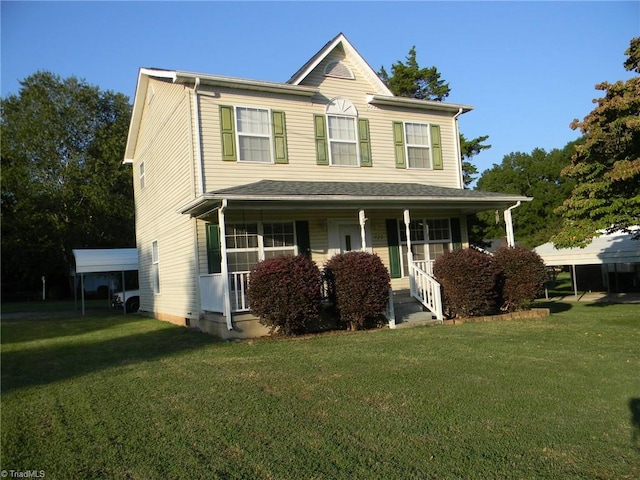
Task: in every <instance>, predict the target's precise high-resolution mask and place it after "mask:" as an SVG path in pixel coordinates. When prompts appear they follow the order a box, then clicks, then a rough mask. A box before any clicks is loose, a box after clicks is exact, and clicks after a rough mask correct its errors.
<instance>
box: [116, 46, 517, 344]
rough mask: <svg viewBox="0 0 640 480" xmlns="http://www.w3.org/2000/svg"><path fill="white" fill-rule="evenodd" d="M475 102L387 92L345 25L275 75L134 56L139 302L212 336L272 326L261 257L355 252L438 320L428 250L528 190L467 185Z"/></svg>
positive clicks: (463, 242)
mask: <svg viewBox="0 0 640 480" xmlns="http://www.w3.org/2000/svg"><path fill="white" fill-rule="evenodd" d="M470 110H471V107H470V106H467V105H457V104H451V103H445V102H433V101H425V100H416V99H409V98H401V97H396V96H394V95H393V94H392V93H391V92H390V91H389V89H388V88H387V87H386V86H385V85H384V83H383V82H382V81H381V80H380V79H379V78H378V76H377V75H376V73H375V71H374V70H373V69H372V68H371V67H370V66H369V65H368V64H367V62H366V61H365V60H364V59H363V58H362V57H361V56H360V54H359V53H358V52H357V51H356V50H355V48H354V47H353V46H352V45H351V44H350V43H349V41H348V40H347V39H346V38H345V36H344V35H342V34H339V35H338V36H336V37H335V38H334V39H333V40H331V41H330V42H329V43H327V44H326V45H325V46H324V47H323V48H322V49H321V50H320V51H319V52H318V53H317V54H315V55H314V56H313V57H312V58H311V59H310V60H309V61H308V62H307V63H306V64H305V65H303V66H302V68H300V69H299V70H298V71H297V72H296V73H295V74H294V75H293V77H291V79H289V80H288V81H287V82H285V83H275V82H265V81H257V80H247V79H239V78H230V77H225V76H218V75H209V74H199V73H190V72H182V71H174V70H159V69H149V68H143V69H141V70H140V72H139V76H138V84H137V88H136V94H135V101H134V107H133V117H132V121H131V126H130V131H129V137H128V141H127V146H126V154H125V160H124V161H125V163H130V164H132V167H133V176H134V192H135V205H136V236H137V246H138V255H139V283H140V310H141V311H143V312H145V313H147V314H149V315H153V316H155V317H156V318H159V319H164V320H169V321H172V322H175V323H180V324H187V325H192V326H198V327H199V328H201V329H202V330H206V331H209V332H211V333H214V334H216V335H219V336H221V337H233V336H237V337H247V336H255V335H259V334H262V333H266V331H267V330H266V329H263V327H261V326H260V325H259V324H258V322H257V321H256V319H255V318H253V317H251V315H250V314H249V305H247V300H246V294H245V293H246V292H245V290H246V285H247V280H248V275H249V272H250V270H251V268H252V267H253V266H254V265H255V264H256V263H257V262H259V261H260V260H262V259H265V258H270V257H273V256H276V255H282V254H289V255H294V254H305V255H310V256H311V258H312V259H313V260H314V261H315V262H316V263H317V264H318V265H319V266H322V265H323V264H324V262H325V261H326V260H327V259H328V258H330V257H331V256H332V255H334V254H336V253H338V252H343V251H349V250H359V249H364V250H367V251H371V252H374V253H376V254H378V255H379V256H380V257H381V259H382V261H383V262H384V264H385V265H386V266H387V267H388V269H389V272H390V274H391V277H392V287H393V288H394V289H396V290H397V289H408V288H409V287H411V291H412V293H413V294H414V296H415V297H416V298H418V299H419V301H421V302H422V303H424V304H425V305H426V306H427V307H428V308H430V309H431V310H432V311H433V312H434V314H435V315H436V316H437V317H438V318H442V309H441V306H440V301H439V294H436V293H434V292H436V291H437V289H438V284H437V282H436V281H435V279H434V278H433V277H432V276H431V275H430V271H431V270H430V268H431V264H432V262H433V260H434V259H435V258H437V257H438V256H439V255H442V254H443V253H444V252H446V251H448V250H451V249H454V248H462V247H467V246H468V241H467V228H466V221H465V216H466V215H467V214H469V213H472V212H477V211H481V210H496V209H499V210H504V211H505V218H506V220H507V222H506V224H507V236H508V237H509V238H510V239H511V242H513V231H512V227H511V223H510V213H511V210H510V209H511V208H513V207H514V206H516V205H518V202H520V201H524V200H529V199H528V198H525V197H520V196H514V195H506V194H504V195H503V194H496V193H485V192H479V191H473V190H466V189H464V188H463V181H462V163H461V157H460V146H459V134H458V117H459V116H460V115H462V114H464V113H466V112H469V111H470Z"/></svg>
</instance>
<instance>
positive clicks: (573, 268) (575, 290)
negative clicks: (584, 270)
mask: <svg viewBox="0 0 640 480" xmlns="http://www.w3.org/2000/svg"><path fill="white" fill-rule="evenodd" d="M571 280H572V281H573V293H574V294H575V296H576V302H577V301H578V279H577V278H576V266H575V264H574V265H571Z"/></svg>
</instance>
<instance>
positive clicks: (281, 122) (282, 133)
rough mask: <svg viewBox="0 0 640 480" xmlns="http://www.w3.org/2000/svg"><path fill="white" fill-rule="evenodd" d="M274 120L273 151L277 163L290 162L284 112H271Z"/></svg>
mask: <svg viewBox="0 0 640 480" xmlns="http://www.w3.org/2000/svg"><path fill="white" fill-rule="evenodd" d="M271 120H272V122H273V151H274V153H275V156H276V158H275V163H289V158H288V156H287V126H286V119H285V116H284V112H276V111H273V112H271Z"/></svg>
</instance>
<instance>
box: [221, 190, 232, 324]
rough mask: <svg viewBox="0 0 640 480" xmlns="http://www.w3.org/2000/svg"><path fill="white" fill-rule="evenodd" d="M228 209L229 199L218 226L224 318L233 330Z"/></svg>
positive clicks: (222, 210) (225, 202)
mask: <svg viewBox="0 0 640 480" xmlns="http://www.w3.org/2000/svg"><path fill="white" fill-rule="evenodd" d="M226 209H227V199H226V198H224V199H223V200H222V205H221V206H220V208H219V209H218V224H219V225H220V250H221V252H220V253H221V254H222V255H221V256H222V262H221V263H222V264H221V265H220V273H221V275H222V291H223V292H224V316H225V318H226V319H227V328H228V329H229V330H233V323H232V322H231V292H230V291H229V264H228V263H227V229H226V226H225V224H224V212H225V210H226Z"/></svg>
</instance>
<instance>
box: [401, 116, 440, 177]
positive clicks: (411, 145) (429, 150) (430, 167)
mask: <svg viewBox="0 0 640 480" xmlns="http://www.w3.org/2000/svg"><path fill="white" fill-rule="evenodd" d="M407 125H420V126H422V127H425V128H426V129H427V143H426V145H425V144H422V143H409V134H408V132H407ZM403 128H404V150H405V155H406V157H407V169H408V170H411V169H415V170H433V154H432V152H433V149H432V147H431V124H430V123H422V122H404V123H403ZM410 148H422V149H426V150H427V153H428V155H427V156H428V159H429V160H428V161H429V165H427V166H426V167H416V166H413V165H411V157H410V156H409V149H410Z"/></svg>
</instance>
